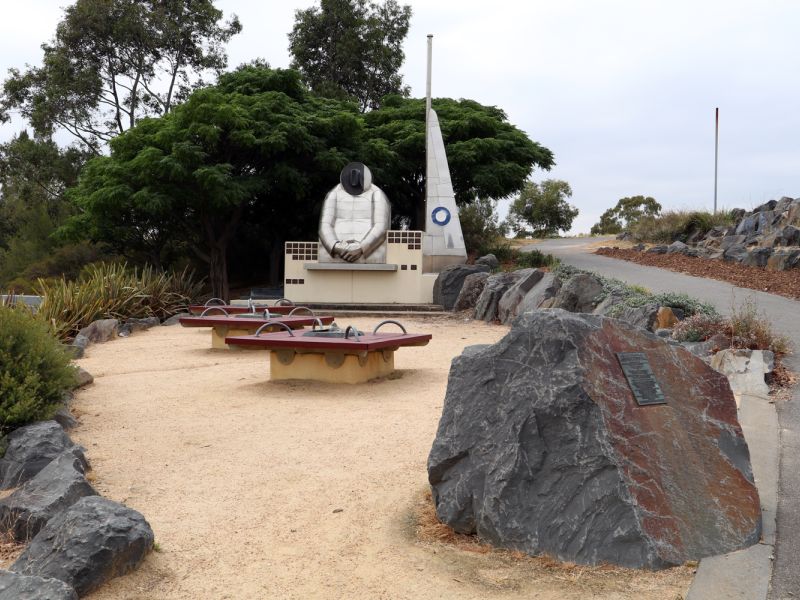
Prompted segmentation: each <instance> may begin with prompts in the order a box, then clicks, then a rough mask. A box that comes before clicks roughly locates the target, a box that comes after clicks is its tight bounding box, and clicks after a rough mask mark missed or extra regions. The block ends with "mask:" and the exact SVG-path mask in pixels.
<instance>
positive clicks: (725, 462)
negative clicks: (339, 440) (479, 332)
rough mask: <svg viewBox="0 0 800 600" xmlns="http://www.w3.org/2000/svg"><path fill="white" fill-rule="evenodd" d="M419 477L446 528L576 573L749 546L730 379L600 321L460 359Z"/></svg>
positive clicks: (515, 339) (752, 516)
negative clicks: (627, 362) (573, 567)
mask: <svg viewBox="0 0 800 600" xmlns="http://www.w3.org/2000/svg"><path fill="white" fill-rule="evenodd" d="M630 353H636V355H635V356H634V358H636V359H637V360H638V361H639V367H640V368H638V371H637V368H635V367H633V368H631V369H630V376H631V377H632V380H631V379H629V377H628V376H626V373H625V372H624V371H623V366H622V362H624V360H623V361H621V359H620V354H622V355H623V359H624V358H625V357H626V356H628V357H629V356H630ZM642 359H644V360H645V361H646V363H647V364H648V365H649V369H648V367H642V364H643V363H642ZM656 385H657V388H655V387H654V386H656ZM634 389H636V390H637V391H638V392H639V393H640V395H641V398H640V401H643V402H646V401H647V400H655V401H657V402H661V403H658V404H650V405H647V404H644V405H642V404H640V402H639V401H637V398H636V395H635V394H634ZM428 474H429V481H430V483H431V486H432V489H433V497H434V501H435V503H436V510H437V514H438V515H439V518H440V519H441V520H442V521H443V522H445V523H447V524H448V525H450V526H452V527H453V528H454V529H456V530H457V531H459V532H462V533H477V534H478V536H480V537H481V538H483V539H484V540H486V541H488V542H490V543H492V544H495V545H497V546H500V547H505V548H513V549H518V550H522V551H524V552H528V553H530V554H548V555H551V556H554V557H557V558H559V559H561V560H568V561H573V562H578V563H582V564H599V563H612V564H618V565H622V566H626V567H642V568H651V569H655V568H663V567H667V566H671V565H678V564H682V563H684V562H685V561H687V560H697V559H700V558H702V557H704V556H709V555H714V554H722V553H725V552H730V551H733V550H737V549H741V548H744V547H747V546H749V545H752V544H755V543H756V542H758V540H759V538H760V534H761V511H760V504H759V498H758V492H757V491H756V488H755V485H754V483H753V476H752V471H751V467H750V455H749V451H748V448H747V444H746V442H745V440H744V437H743V434H742V430H741V427H740V426H739V423H738V420H737V416H736V404H735V401H734V398H733V395H732V393H731V390H730V387H729V385H728V381H727V379H726V378H725V377H724V376H723V375H721V374H719V373H717V372H716V371H714V370H713V369H711V368H710V367H709V366H708V365H706V364H705V363H704V362H703V361H702V360H700V359H698V358H696V357H695V356H693V355H692V354H690V353H689V352H687V351H686V350H684V349H682V348H678V347H674V346H671V345H670V344H668V343H666V342H664V341H663V340H661V339H659V338H657V337H656V336H654V335H652V334H650V333H647V332H645V331H643V330H640V329H637V328H634V327H632V326H629V325H627V324H625V323H623V322H621V321H617V320H614V319H608V318H604V317H599V316H591V315H578V314H572V313H567V312H564V311H561V310H545V311H537V312H533V313H526V314H524V315H522V316H521V317H519V318H518V319H517V320H516V321H515V322H514V325H513V327H512V330H511V331H510V332H509V334H508V335H507V336H506V337H505V338H503V339H502V340H501V341H500V342H498V343H497V344H495V345H493V346H475V347H470V348H467V349H466V350H465V351H464V353H463V354H462V355H461V356H460V357H457V358H456V359H455V360H454V361H453V365H452V367H451V370H450V378H449V381H448V388H447V395H446V398H445V403H444V408H443V413H442V418H441V421H440V423H439V430H438V432H437V436H436V440H435V442H434V444H433V448H432V449H431V453H430V457H429V459H428Z"/></svg>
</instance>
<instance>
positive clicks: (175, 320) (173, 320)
mask: <svg viewBox="0 0 800 600" xmlns="http://www.w3.org/2000/svg"><path fill="white" fill-rule="evenodd" d="M187 316H189V313H188V312H181V313H177V314H174V315H172V316H171V317H169V318H168V319H165V320H164V322H163V323H162V324H161V326H162V327H172V326H173V325H178V324H179V323H180V322H181V317H187Z"/></svg>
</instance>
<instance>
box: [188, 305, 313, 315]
mask: <svg viewBox="0 0 800 600" xmlns="http://www.w3.org/2000/svg"><path fill="white" fill-rule="evenodd" d="M209 308H221V309H223V310H224V311H225V312H226V313H228V314H229V315H237V314H241V313H251V312H253V309H254V308H255V312H257V313H263V312H264V310H265V309H269V312H270V313H271V314H273V315H288V314H289V313H290V312H292V311H293V310H294V309H296V308H298V307H297V306H294V305H285V304H281V305H280V306H267V305H266V304H256V305H255V306H254V307H249V306H238V305H233V304H211V305H209V306H206V305H204V304H193V305H192V306H190V307H189V312H190V313H192V314H193V315H200V314H202V313H203V312H204V311H206V310H208V309H209Z"/></svg>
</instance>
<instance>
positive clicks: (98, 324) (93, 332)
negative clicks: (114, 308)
mask: <svg viewBox="0 0 800 600" xmlns="http://www.w3.org/2000/svg"><path fill="white" fill-rule="evenodd" d="M118 329H119V321H118V320H117V319H100V320H98V321H92V322H91V323H89V325H87V326H86V327H84V328H83V329H81V330H80V331H79V332H78V335H82V336H84V337H86V338H87V339H88V340H89V342H91V343H93V344H97V343H103V342H107V341H108V340H112V339H114V338H115V337H117V330H118Z"/></svg>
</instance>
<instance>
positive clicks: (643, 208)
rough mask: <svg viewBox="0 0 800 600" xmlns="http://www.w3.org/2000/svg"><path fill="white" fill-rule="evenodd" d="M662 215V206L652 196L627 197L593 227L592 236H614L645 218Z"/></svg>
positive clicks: (605, 213) (602, 216) (620, 200)
mask: <svg viewBox="0 0 800 600" xmlns="http://www.w3.org/2000/svg"><path fill="white" fill-rule="evenodd" d="M660 213H661V204H659V203H658V202H657V201H656V199H655V198H652V197H650V196H626V197H625V198H620V199H619V201H617V203H616V205H614V206H613V207H612V208H609V209H608V210H607V211H605V212H604V213H603V214H602V215H600V220H599V221H598V222H597V223H595V224H594V225H593V226H592V230H591V233H592V235H597V234H614V233H619V232H620V231H622V230H623V229H627V228H629V227H632V226H633V225H635V224H636V223H638V222H639V221H640V220H641V219H643V218H644V217H655V216H657V215H658V214H660Z"/></svg>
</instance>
